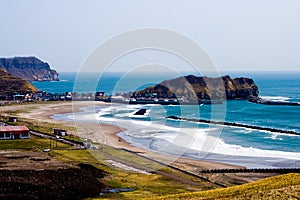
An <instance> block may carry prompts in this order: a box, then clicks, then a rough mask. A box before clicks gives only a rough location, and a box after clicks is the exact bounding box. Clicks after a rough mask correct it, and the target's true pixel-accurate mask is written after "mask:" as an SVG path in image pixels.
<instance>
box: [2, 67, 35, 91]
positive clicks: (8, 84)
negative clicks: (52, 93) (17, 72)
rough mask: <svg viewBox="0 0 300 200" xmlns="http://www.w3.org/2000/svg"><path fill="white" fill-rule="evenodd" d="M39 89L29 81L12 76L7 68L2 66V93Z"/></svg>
mask: <svg viewBox="0 0 300 200" xmlns="http://www.w3.org/2000/svg"><path fill="white" fill-rule="evenodd" d="M37 91H38V89H37V88H35V87H34V86H32V85H31V84H30V83H28V82H27V81H25V80H23V79H21V78H17V77H14V76H11V75H10V74H9V73H8V72H7V71H6V70H5V69H3V68H0V95H5V94H12V93H15V92H17V93H20V94H26V93H32V92H37Z"/></svg>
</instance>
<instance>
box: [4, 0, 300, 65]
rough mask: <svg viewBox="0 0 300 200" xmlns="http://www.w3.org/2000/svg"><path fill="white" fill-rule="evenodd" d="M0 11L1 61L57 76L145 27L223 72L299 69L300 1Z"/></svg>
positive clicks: (49, 4)
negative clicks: (179, 39) (194, 46)
mask: <svg viewBox="0 0 300 200" xmlns="http://www.w3.org/2000/svg"><path fill="white" fill-rule="evenodd" d="M0 8H1V12H0V26H1V28H0V36H1V37H0V56H1V57H11V56H16V55H35V56H37V57H39V58H41V59H42V60H45V61H47V62H49V63H50V64H51V66H52V68H55V69H57V70H58V71H76V70H77V69H78V68H79V67H80V65H81V64H82V63H83V61H84V60H85V59H86V57H87V56H88V55H89V53H90V52H91V51H92V50H93V49H95V48H96V47H97V46H98V45H99V44H101V43H102V42H103V41H104V40H106V39H107V38H110V37H112V36H113V35H116V34H118V33H120V32H124V31H127V30H131V29H137V28H143V27H160V28H167V29H172V30H175V31H178V32H180V33H182V34H185V35H187V36H188V37H190V38H192V39H193V40H195V41H196V42H198V43H199V44H200V45H202V46H203V47H204V48H205V49H206V51H207V52H208V54H209V55H210V57H211V58H212V59H213V60H214V62H215V63H216V65H217V66H218V68H219V69H220V70H223V71H228V70H239V71H256V70H263V71H268V70H271V71H277V70H294V71H299V70H300V1H299V0H246V1H241V0H206V1H201V0H107V1H104V0H0ZM146 56H147V54H145V55H144V57H146ZM138 58H139V59H141V60H143V59H142V58H143V56H138ZM131 59H134V58H131ZM127 61H128V59H127V60H126V59H124V60H123V63H122V62H120V64H122V65H124V66H125V68H126V62H127ZM145 62H146V61H145ZM129 63H130V62H129ZM177 64H178V65H180V63H177ZM174 65H176V63H175V61H174ZM177 67H179V68H180V66H177Z"/></svg>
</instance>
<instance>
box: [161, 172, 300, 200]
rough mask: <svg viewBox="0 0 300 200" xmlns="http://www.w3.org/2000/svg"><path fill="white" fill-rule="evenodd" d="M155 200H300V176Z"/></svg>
mask: <svg viewBox="0 0 300 200" xmlns="http://www.w3.org/2000/svg"><path fill="white" fill-rule="evenodd" d="M155 199H162V200H175V199H176V200H179V199H180V200H185V199H189V200H190V199H191V200H193V199H194V200H195V199H197V200H198V199H201V200H208V199H209V200H212V199H222V200H229V199H230V200H231V199H235V200H244V199H246V200H247V199H280V200H281V199H300V174H298V173H292V174H285V175H279V176H275V177H271V178H266V179H262V180H259V181H256V182H253V183H248V184H244V185H240V186H233V187H229V188H224V189H215V190H209V191H204V192H190V193H183V194H178V195H168V196H164V197H159V198H155Z"/></svg>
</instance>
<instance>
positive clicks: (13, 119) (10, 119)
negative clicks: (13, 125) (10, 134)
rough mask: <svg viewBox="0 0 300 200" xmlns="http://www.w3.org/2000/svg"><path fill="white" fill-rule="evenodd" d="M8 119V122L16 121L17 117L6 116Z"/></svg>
mask: <svg viewBox="0 0 300 200" xmlns="http://www.w3.org/2000/svg"><path fill="white" fill-rule="evenodd" d="M8 121H9V122H18V118H17V117H8Z"/></svg>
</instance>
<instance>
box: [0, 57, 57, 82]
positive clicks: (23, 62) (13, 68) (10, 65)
mask: <svg viewBox="0 0 300 200" xmlns="http://www.w3.org/2000/svg"><path fill="white" fill-rule="evenodd" d="M0 67H2V68H4V69H6V70H7V71H8V72H9V73H10V74H11V75H12V76H16V77H19V78H22V79H24V80H27V81H59V78H58V73H57V72H56V71H55V70H53V69H51V68H50V66H49V64H48V63H46V62H43V61H41V60H40V59H38V58H36V57H14V58H0Z"/></svg>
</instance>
